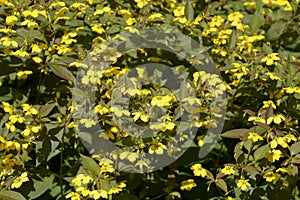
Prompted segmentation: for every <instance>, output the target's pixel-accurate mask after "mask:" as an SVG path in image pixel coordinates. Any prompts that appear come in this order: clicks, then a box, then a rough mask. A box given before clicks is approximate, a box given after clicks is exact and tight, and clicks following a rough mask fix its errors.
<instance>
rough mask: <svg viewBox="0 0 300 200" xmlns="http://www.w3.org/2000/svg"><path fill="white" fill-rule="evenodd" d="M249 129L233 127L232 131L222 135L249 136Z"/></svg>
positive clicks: (241, 137) (226, 136) (232, 136)
mask: <svg viewBox="0 0 300 200" xmlns="http://www.w3.org/2000/svg"><path fill="white" fill-rule="evenodd" d="M248 133H249V129H245V128H241V129H233V130H230V131H227V132H225V133H223V134H222V137H225V138H240V139H243V138H246V137H247V136H248Z"/></svg>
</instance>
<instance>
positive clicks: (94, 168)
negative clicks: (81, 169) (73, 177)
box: [80, 154, 100, 177]
mask: <svg viewBox="0 0 300 200" xmlns="http://www.w3.org/2000/svg"><path fill="white" fill-rule="evenodd" d="M80 157H81V160H82V164H83V165H84V166H85V167H86V168H87V169H88V170H89V171H90V172H92V174H93V175H94V176H96V177H97V176H98V175H99V172H100V166H99V165H98V164H97V163H96V162H95V161H94V160H93V159H92V158H90V157H87V156H84V155H82V154H81V155H80Z"/></svg>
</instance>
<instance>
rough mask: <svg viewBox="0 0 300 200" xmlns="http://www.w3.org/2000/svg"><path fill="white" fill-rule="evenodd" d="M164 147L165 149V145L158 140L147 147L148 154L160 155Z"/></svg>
mask: <svg viewBox="0 0 300 200" xmlns="http://www.w3.org/2000/svg"><path fill="white" fill-rule="evenodd" d="M164 149H167V147H166V146H165V145H164V144H163V143H161V142H158V143H156V144H152V145H151V146H150V147H149V153H150V154H154V153H156V154H158V155H161V154H163V153H164Z"/></svg>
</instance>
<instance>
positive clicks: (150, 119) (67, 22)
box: [0, 0, 300, 200]
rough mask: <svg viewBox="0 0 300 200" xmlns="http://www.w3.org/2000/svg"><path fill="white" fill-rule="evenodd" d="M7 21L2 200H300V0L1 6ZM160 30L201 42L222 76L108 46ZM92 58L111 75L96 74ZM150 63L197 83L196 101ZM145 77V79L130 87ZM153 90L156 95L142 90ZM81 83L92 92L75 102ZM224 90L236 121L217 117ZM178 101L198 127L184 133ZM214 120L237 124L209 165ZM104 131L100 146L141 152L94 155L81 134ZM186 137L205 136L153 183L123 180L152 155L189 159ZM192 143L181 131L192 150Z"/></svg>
mask: <svg viewBox="0 0 300 200" xmlns="http://www.w3.org/2000/svg"><path fill="white" fill-rule="evenodd" d="M0 15H1V17H0V62H1V65H0V68H1V70H0V99H1V105H0V107H1V108H0V115H1V121H0V156H1V162H0V179H1V180H0V188H1V189H0V199H72V200H79V199H115V200H126V199H130V200H135V199H149V200H150V199H153V200H154V199H191V200H195V199H199V200H200V199H203V200H204V199H227V200H232V199H243V200H244V199H274V200H277V199H299V197H298V196H299V193H300V188H299V187H300V181H299V164H300V136H299V132H300V129H299V123H298V119H299V118H300V59H299V57H300V32H299V24H300V9H299V1H298V0H292V1H287V0H258V1H244V0H243V1H231V0H220V1H210V0H206V1H197V0H194V1H193V0H190V1H179V0H164V1H158V0H157V1H155V0H153V1H150V0H134V1H133V0H120V1H114V0H111V1H110V0H108V1H106V0H86V1H84V0H79V1H75V2H74V1H72V0H65V1H54V0H49V1H45V0H34V1H31V0H0ZM147 27H156V28H162V29H164V30H166V31H167V30H171V33H172V30H174V31H175V30H176V31H179V32H181V33H182V34H184V35H186V36H188V37H190V38H192V39H193V40H195V41H197V42H198V43H199V44H201V45H202V46H203V47H204V48H205V50H206V51H207V52H208V54H209V55H210V57H211V58H212V60H213V61H214V63H215V65H216V68H217V69H218V70H219V72H220V74H221V77H219V76H217V75H216V74H213V73H209V72H207V71H201V70H200V71H199V70H195V68H193V66H192V64H191V63H190V62H187V61H186V60H185V59H182V58H180V57H179V56H176V55H173V54H172V53H170V52H167V51H163V50H161V49H147V48H139V49H137V50H136V51H130V52H126V53H121V52H120V51H119V49H118V48H116V47H113V46H109V44H111V42H112V41H117V40H119V39H120V35H119V34H120V32H121V31H123V30H126V31H129V32H130V33H132V34H141V33H142V32H140V28H147ZM155 39H157V38H155ZM181 42H182V41H181ZM120 45H122V44H120ZM178 45H179V46H178V48H179V49H180V48H182V46H184V45H185V44H183V43H180V44H178ZM181 45H182V46H181ZM88 56H91V57H92V58H94V61H97V59H101V61H102V62H104V61H105V62H106V61H107V62H108V61H109V63H110V65H109V66H108V67H106V68H101V67H100V68H93V67H94V66H93V65H89V63H87V62H86V57H88ZM187 57H190V58H193V55H192V53H191V54H190V55H188V56H187ZM150 62H151V63H158V64H161V65H158V66H165V65H167V66H169V67H171V68H172V69H174V71H177V72H178V73H177V75H178V77H179V79H189V80H190V81H189V82H186V85H185V87H186V88H185V89H182V88H181V87H183V86H182V85H180V88H181V90H180V89H179V90H178V91H172V90H171V89H168V88H167V89H166V87H163V85H164V84H165V83H166V81H165V78H166V77H165V76H164V75H163V74H161V73H159V70H158V71H155V70H154V71H153V74H147V73H146V72H145V70H144V68H143V67H138V66H143V64H146V63H150ZM195 62H196V61H195ZM162 68H163V67H162ZM133 70H136V72H137V73H136V78H135V79H134V78H131V79H125V78H122V77H124V75H126V74H130V73H131V72H132V71H133ZM145 77H147V78H148V79H151V80H152V82H146V84H145V85H143V86H141V85H138V80H139V79H145ZM221 79H222V80H223V81H224V82H222V81H221ZM75 82H77V83H80V84H81V86H82V87H81V88H78V87H77V90H73V88H74V86H76V84H75ZM154 83H157V84H154ZM91 85H92V86H95V88H96V91H95V102H96V104H91V105H93V110H94V113H93V114H94V115H95V116H96V119H97V120H94V119H92V118H89V117H87V118H80V119H79V120H75V119H74V117H75V118H76V113H78V111H82V110H81V106H82V105H80V103H79V104H75V103H74V101H73V99H72V94H73V95H74V94H76V95H77V96H81V97H85V95H86V94H85V93H84V90H85V87H89V86H91ZM189 90H192V91H196V93H197V95H196V96H193V97H191V96H189V95H188V94H186V92H187V91H189ZM225 90H226V96H227V102H226V109H227V110H226V116H223V115H222V114H220V113H219V111H218V109H211V108H212V107H211V105H210V104H211V103H213V100H214V99H217V97H218V96H220V95H222V94H223V91H225ZM122 95H123V96H122ZM124 95H125V96H126V95H127V96H126V97H128V96H130V103H129V106H128V107H127V109H124V108H123V107H122V106H121V105H123V103H124V102H122V99H124V98H125V97H124ZM179 96H180V97H182V99H181V100H182V102H185V106H184V107H183V108H184V109H186V110H191V113H192V114H193V120H192V121H191V123H189V124H184V125H182V126H181V125H180V124H179V123H180V121H179V120H180V118H181V115H182V112H181V110H180V109H179V106H178V105H179V100H178V97H179ZM81 100H82V101H81V102H82V104H84V103H85V101H84V98H83V99H81ZM77 103H78V102H77ZM215 106H216V107H218V106H222V105H220V104H218V105H215ZM223 106H224V105H223ZM150 108H157V109H156V110H151V109H150ZM161 113H164V114H161ZM154 114H156V115H155V117H154ZM192 114H191V115H192ZM198 114H199V115H198ZM120 117H126V118H129V119H131V122H133V123H134V124H137V125H139V126H148V125H149V127H150V129H152V130H156V131H157V132H158V133H156V134H153V136H151V137H149V138H147V139H141V138H139V137H136V138H135V137H133V136H132V133H129V132H127V131H126V130H124V129H121V128H120V127H119V126H118V124H120V123H121V122H118V121H117V119H118V118H120ZM214 117H216V118H224V119H225V124H224V127H223V131H222V134H221V136H220V137H219V138H218V141H217V144H216V145H215V146H214V149H213V150H212V151H210V152H209V154H208V155H206V156H205V157H204V158H201V159H200V158H199V156H198V154H199V150H200V149H201V147H203V145H205V139H204V138H205V136H206V131H207V130H208V129H209V127H210V126H218V120H217V121H214ZM95 124H100V125H101V127H102V131H101V132H100V133H99V132H95V134H96V135H97V136H99V137H101V138H104V139H106V140H110V141H112V142H113V143H115V144H116V145H118V147H120V148H123V149H130V148H133V146H134V148H135V151H132V152H129V153H128V152H123V153H121V154H118V157H117V156H116V155H117V154H116V152H111V153H110V154H109V155H105V156H104V155H103V154H100V153H91V154H90V152H89V151H88V150H89V149H86V146H85V145H84V144H83V141H82V138H81V137H80V136H79V134H78V132H79V131H78V129H77V128H78V127H80V126H84V127H85V128H90V127H92V126H94V125H95ZM179 125H180V126H179ZM180 127H185V128H183V129H184V130H187V129H189V128H197V130H198V131H197V135H196V137H195V139H194V142H193V144H189V146H190V148H189V149H188V150H187V151H186V152H185V153H184V154H183V155H182V156H181V157H180V158H179V159H177V160H176V161H175V162H173V163H171V164H170V165H168V166H165V167H163V168H162V169H159V170H156V171H152V172H148V171H147V170H146V171H147V172H145V173H129V172H124V171H119V170H117V169H116V168H115V165H116V162H117V160H119V161H120V162H119V163H121V164H122V163H123V164H124V163H127V164H132V165H134V166H136V167H137V168H139V169H140V170H141V171H143V170H145V169H147V168H148V167H149V165H150V164H151V162H154V161H151V160H144V161H143V160H141V159H140V158H139V155H142V154H143V153H144V152H146V153H149V154H151V155H157V156H158V157H159V156H160V155H163V154H168V155H172V154H173V153H176V151H178V152H180V151H181V150H182V149H180V148H169V147H168V148H167V146H168V143H169V142H171V141H172V138H173V137H174V135H175V134H176V131H177V133H178V128H179V129H180ZM131 128H132V127H131ZM133 130H135V129H133ZM136 131H137V130H136ZM187 139H188V136H186V135H185V134H184V132H182V133H181V134H180V139H179V140H180V142H184V141H185V140H187ZM119 168H120V166H119ZM119 168H118V169H119Z"/></svg>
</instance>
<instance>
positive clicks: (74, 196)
mask: <svg viewBox="0 0 300 200" xmlns="http://www.w3.org/2000/svg"><path fill="white" fill-rule="evenodd" d="M66 198H67V199H69V198H71V200H81V198H80V194H78V193H77V192H70V193H69V194H67V195H66Z"/></svg>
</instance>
